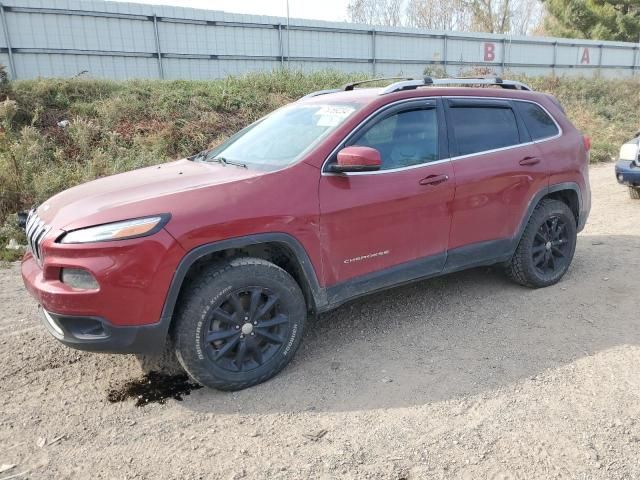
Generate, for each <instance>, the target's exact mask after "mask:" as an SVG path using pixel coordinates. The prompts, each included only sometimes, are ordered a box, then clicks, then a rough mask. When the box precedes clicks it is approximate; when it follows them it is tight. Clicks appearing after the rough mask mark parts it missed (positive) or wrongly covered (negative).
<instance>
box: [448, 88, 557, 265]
mask: <svg viewBox="0 0 640 480" xmlns="http://www.w3.org/2000/svg"><path fill="white" fill-rule="evenodd" d="M445 103H446V113H447V124H448V131H449V140H450V149H451V151H452V162H453V168H454V172H455V177H456V191H455V199H454V203H453V216H452V220H451V234H450V238H449V258H448V261H447V269H455V268H456V267H463V266H465V265H469V264H473V263H482V262H484V261H486V260H487V259H491V258H497V257H499V256H501V255H504V254H505V253H508V252H509V249H510V248H511V246H512V240H513V238H514V236H515V235H516V233H517V231H518V230H519V226H520V223H521V221H522V219H523V217H524V216H525V213H526V211H527V208H528V205H529V202H530V201H531V199H532V198H533V197H534V195H535V194H536V193H537V192H538V191H540V190H541V189H543V188H544V187H546V185H547V183H548V170H549V168H548V165H547V164H546V162H545V159H544V158H542V153H541V151H540V149H539V148H538V146H537V145H536V144H535V143H534V142H532V141H531V137H530V135H529V132H528V130H527V129H526V127H525V125H524V123H523V121H522V120H521V118H520V116H519V115H518V113H517V112H516V107H515V105H514V103H515V102H512V101H510V100H508V99H490V98H489V99H487V98H465V97H458V98H449V99H447V100H445Z"/></svg>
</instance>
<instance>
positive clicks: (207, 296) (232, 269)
mask: <svg viewBox="0 0 640 480" xmlns="http://www.w3.org/2000/svg"><path fill="white" fill-rule="evenodd" d="M187 288H188V290H187V292H188V293H187V294H186V295H185V296H184V297H183V299H182V304H181V308H180V310H179V313H178V316H177V318H176V325H175V329H174V331H173V341H174V345H175V348H176V356H177V358H178V360H179V361H180V363H181V365H182V366H183V367H184V369H185V370H186V371H187V373H189V375H190V376H191V377H193V378H194V379H195V380H196V381H198V382H199V383H201V384H202V385H205V386H207V387H212V388H217V389H220V390H240V389H243V388H247V387H250V386H252V385H256V384H258V383H261V382H264V381H265V380H267V379H269V378H271V377H272V376H274V375H275V374H277V373H278V372H280V371H281V370H282V369H283V368H284V367H285V366H286V365H287V364H288V363H289V361H290V360H291V358H292V357H293V355H294V353H295V352H296V350H297V349H298V346H299V345H300V341H301V339H302V332H303V329H304V324H305V320H306V315H307V311H306V303H305V300H304V296H303V294H302V291H301V290H300V287H299V286H298V284H297V283H296V281H295V280H294V279H293V278H292V277H291V275H289V274H288V273H287V272H286V271H284V270H283V269H281V268H280V267H278V266H276V265H274V264H272V263H270V262H267V261H265V260H262V259H258V258H237V259H234V260H232V261H230V262H229V263H226V264H223V265H216V266H213V267H211V268H209V269H208V270H205V271H203V272H202V273H201V274H200V275H199V276H198V277H197V278H196V279H194V280H193V281H192V282H191V284H190V285H188V286H187Z"/></svg>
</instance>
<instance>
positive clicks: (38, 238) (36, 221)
mask: <svg viewBox="0 0 640 480" xmlns="http://www.w3.org/2000/svg"><path fill="white" fill-rule="evenodd" d="M49 230H51V227H50V226H49V225H47V224H46V223H44V222H43V221H42V220H40V217H38V214H37V213H36V211H35V209H33V210H31V211H30V212H29V216H28V217H27V226H26V227H25V231H26V232H27V242H28V243H29V248H30V249H31V253H33V256H34V257H35V258H36V260H38V262H42V249H41V248H40V247H41V245H42V240H44V237H45V236H46V235H47V233H48V232H49Z"/></svg>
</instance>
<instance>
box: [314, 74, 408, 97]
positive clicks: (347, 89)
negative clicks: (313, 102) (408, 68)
mask: <svg viewBox="0 0 640 480" xmlns="http://www.w3.org/2000/svg"><path fill="white" fill-rule="evenodd" d="M384 80H413V78H412V77H381V78H371V79H369V80H359V81H357V82H351V83H345V84H344V85H343V86H342V87H340V88H330V89H328V90H318V91H317V92H311V93H309V94H307V95H305V96H304V97H302V98H311V97H317V96H318V95H326V94H327V93H336V92H350V91H351V90H353V89H354V88H355V87H357V86H358V85H362V84H364V83H372V82H382V81H384Z"/></svg>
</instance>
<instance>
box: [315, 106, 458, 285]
mask: <svg viewBox="0 0 640 480" xmlns="http://www.w3.org/2000/svg"><path fill="white" fill-rule="evenodd" d="M438 103H439V102H438V101H436V100H435V99H420V100H416V101H411V102H406V101H405V102H403V103H400V104H396V105H395V106H391V107H388V108H386V109H384V110H383V111H381V112H380V113H378V114H377V115H376V116H374V117H373V118H372V119H370V120H369V121H367V122H365V124H364V125H361V126H360V127H358V128H357V129H356V130H355V131H354V132H353V133H352V134H351V135H350V136H349V137H347V139H346V140H345V141H344V142H343V143H342V144H341V145H340V146H339V147H338V148H337V149H336V150H335V152H334V153H333V155H332V157H330V158H329V159H328V162H327V164H325V167H324V170H323V174H322V177H321V179H320V186H319V197H320V232H321V241H322V249H323V263H324V267H325V268H324V281H325V285H327V286H331V285H336V284H344V283H345V282H347V283H348V282H358V281H368V280H369V279H370V278H376V280H375V281H374V282H373V283H371V282H369V283H368V284H367V285H361V286H362V288H363V289H364V290H366V289H369V290H371V289H372V288H376V286H377V285H379V284H380V285H379V286H381V287H382V286H384V284H385V283H388V284H394V283H400V282H402V281H406V280H411V279H413V278H418V277H421V276H427V275H431V274H435V273H438V272H440V271H441V270H442V269H443V266H444V262H445V258H446V249H447V242H448V236H449V227H450V223H451V205H452V201H453V196H454V187H455V181H454V176H453V168H452V166H451V162H450V160H449V158H448V151H447V145H446V141H445V139H446V136H445V134H444V121H443V120H442V118H443V116H442V110H441V108H440V106H439V105H438ZM351 145H358V146H367V147H371V148H375V149H377V150H378V151H379V152H380V155H381V160H382V166H381V169H380V170H378V171H375V172H350V173H343V174H334V173H329V172H327V171H326V170H327V165H328V164H330V163H331V162H335V161H336V157H337V152H338V151H339V150H340V149H342V148H344V147H346V146H351ZM378 280H379V281H378Z"/></svg>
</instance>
